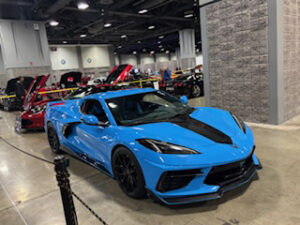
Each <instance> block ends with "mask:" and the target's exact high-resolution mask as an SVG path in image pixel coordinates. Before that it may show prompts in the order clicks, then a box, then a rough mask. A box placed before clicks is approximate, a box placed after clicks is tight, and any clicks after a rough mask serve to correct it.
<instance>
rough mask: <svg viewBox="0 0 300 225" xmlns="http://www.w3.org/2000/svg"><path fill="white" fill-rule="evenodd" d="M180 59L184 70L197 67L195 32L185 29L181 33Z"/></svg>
mask: <svg viewBox="0 0 300 225" xmlns="http://www.w3.org/2000/svg"><path fill="white" fill-rule="evenodd" d="M179 42H180V59H181V67H182V69H187V68H192V67H195V66H196V52H195V51H196V45H195V30H194V29H184V30H180V31H179Z"/></svg>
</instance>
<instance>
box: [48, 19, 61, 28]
mask: <svg viewBox="0 0 300 225" xmlns="http://www.w3.org/2000/svg"><path fill="white" fill-rule="evenodd" d="M49 24H50V26H52V27H55V26H57V25H58V24H59V22H58V21H56V20H51V21H50V22H49Z"/></svg>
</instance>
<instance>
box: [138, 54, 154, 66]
mask: <svg viewBox="0 0 300 225" xmlns="http://www.w3.org/2000/svg"><path fill="white" fill-rule="evenodd" d="M150 63H154V57H153V56H150V55H148V54H141V64H150Z"/></svg>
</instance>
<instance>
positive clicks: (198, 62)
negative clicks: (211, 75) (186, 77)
mask: <svg viewBox="0 0 300 225" xmlns="http://www.w3.org/2000/svg"><path fill="white" fill-rule="evenodd" d="M196 65H203V55H202V53H197V55H196Z"/></svg>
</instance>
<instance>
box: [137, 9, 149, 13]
mask: <svg viewBox="0 0 300 225" xmlns="http://www.w3.org/2000/svg"><path fill="white" fill-rule="evenodd" d="M147 12H148V10H147V9H141V10H140V11H138V13H139V14H144V13H147Z"/></svg>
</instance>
